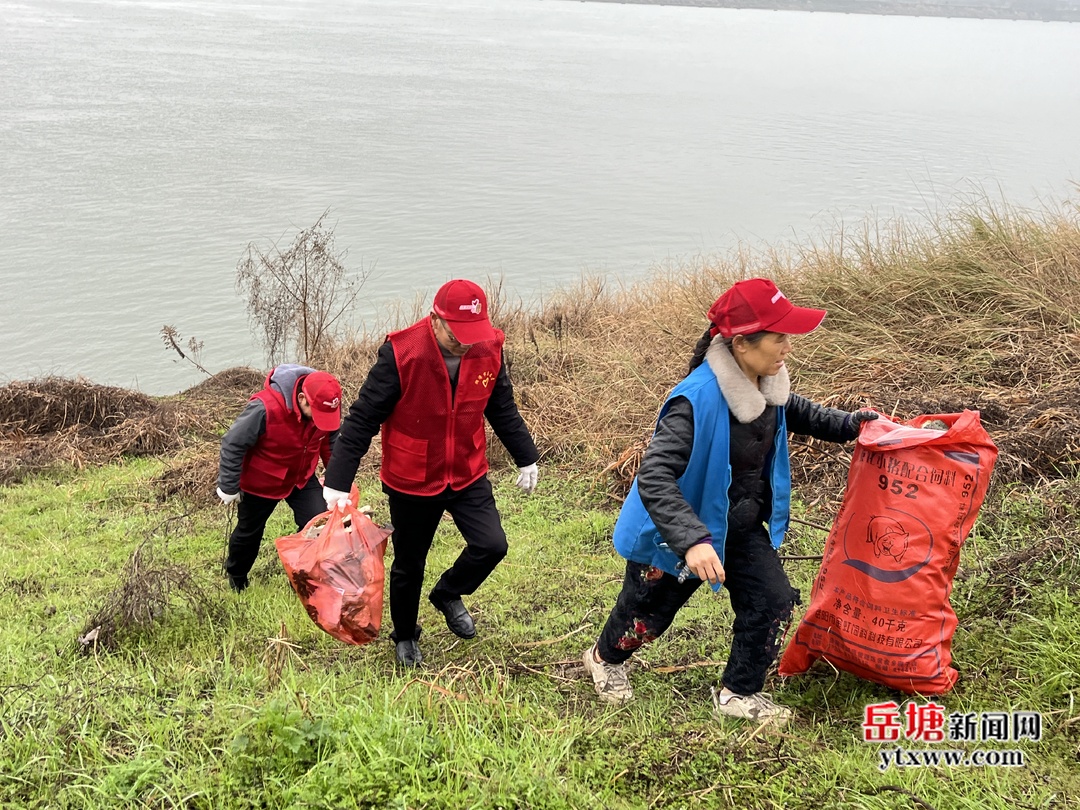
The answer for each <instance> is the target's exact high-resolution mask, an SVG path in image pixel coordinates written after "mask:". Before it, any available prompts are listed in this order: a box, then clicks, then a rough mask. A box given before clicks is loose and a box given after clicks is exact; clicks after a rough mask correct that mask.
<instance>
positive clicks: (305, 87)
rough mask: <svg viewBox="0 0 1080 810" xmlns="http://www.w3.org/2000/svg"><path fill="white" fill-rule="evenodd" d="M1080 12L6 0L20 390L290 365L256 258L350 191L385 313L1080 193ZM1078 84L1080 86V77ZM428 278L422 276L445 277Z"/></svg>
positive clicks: (10, 329) (351, 226)
mask: <svg viewBox="0 0 1080 810" xmlns="http://www.w3.org/2000/svg"><path fill="white" fill-rule="evenodd" d="M1077 76H1080V25H1078V24H1069V23H1033V22H1014V21H997V20H972V19H941V18H907V17H892V16H890V17H874V16H866V15H844V14H821V13H801V12H767V11H741V10H729V9H708V8H693V7H664V6H649V5H622V4H617V3H588V2H567V1H566V0H452V1H450V2H447V1H446V0H440V1H439V2H424V1H422V0H363V1H362V2H361V1H360V0H355V1H354V2H340V1H339V0H333V1H331V0H311V1H310V2H300V0H252V1H251V2H246V3H240V2H237V3H228V4H225V3H220V2H218V0H212V1H211V0H169V1H166V0H138V2H134V1H124V2H120V1H118V0H22V1H21V2H20V1H19V0H4V2H3V4H2V5H0V237H2V238H0V380H13V379H24V378H28V377H34V376H39V375H44V374H62V375H65V376H74V375H83V376H85V377H87V378H89V379H91V380H93V381H95V382H100V383H109V384H117V385H124V386H129V387H133V388H138V389H141V390H143V391H146V392H148V393H154V394H162V393H169V392H173V391H177V390H180V389H182V388H185V387H187V386H188V385H190V384H192V383H194V382H197V381H198V379H199V378H200V375H199V374H198V372H196V371H195V370H193V369H191V368H189V367H187V366H186V365H185V364H182V363H177V362H174V361H175V360H176V358H175V355H171V354H170V353H169V352H167V351H166V350H165V348H164V347H163V345H162V343H161V340H160V338H159V332H160V329H161V327H162V326H163V325H165V324H169V325H172V326H175V327H176V328H177V329H179V330H180V332H181V334H182V335H183V336H184V337H185V338H187V337H190V336H193V337H196V338H197V339H199V340H201V341H202V342H203V344H204V348H203V352H202V355H201V359H202V361H203V363H204V364H205V365H206V366H207V367H209V368H210V369H212V370H220V369H223V368H227V367H229V366H232V365H237V364H243V363H246V364H251V365H255V366H261V365H263V363H264V358H263V354H262V351H261V349H260V346H259V344H258V342H257V341H256V340H254V339H253V337H252V335H251V330H250V327H249V324H248V320H247V314H246V311H245V301H244V299H243V298H242V297H240V295H239V294H238V293H237V291H236V288H235V278H236V264H237V261H238V259H239V258H240V256H241V254H242V253H243V251H244V248H245V246H246V245H247V244H248V243H249V242H250V241H255V242H257V243H258V244H260V245H262V246H264V247H268V246H269V245H270V244H271V243H272V242H274V241H276V240H284V241H285V242H288V241H289V240H290V239H291V237H292V236H293V235H294V234H295V232H296V230H297V229H298V228H302V227H305V226H308V225H311V224H312V223H313V222H314V221H315V220H316V219H317V218H318V217H319V215H320V214H321V213H322V212H323V211H324V210H326V209H329V210H330V215H329V216H328V220H327V221H328V222H329V223H330V224H331V225H332V226H333V228H334V233H335V236H336V243H337V247H338V248H339V249H340V250H347V251H348V255H347V258H346V263H347V264H348V266H349V267H350V268H352V270H353V271H354V272H360V271H361V270H363V271H365V272H367V274H368V277H367V281H366V283H365V286H364V288H363V292H362V294H361V299H360V300H359V301H358V304H357V307H356V310H355V312H354V313H353V323H354V324H355V326H356V328H358V329H359V328H369V329H378V328H379V327H380V326H381V325H382V324H383V323H384V319H385V318H386V313H387V311H388V310H389V309H391V308H392V307H393V306H394V305H395V304H396V303H400V302H405V303H406V306H407V308H408V307H409V306H411V304H412V302H413V301H414V297H415V296H416V295H417V294H418V293H419V295H421V296H423V295H424V294H426V295H427V298H426V301H427V302H430V296H431V292H432V291H433V290H434V288H435V287H437V286H438V285H439V284H441V283H442V282H443V281H445V280H447V279H449V278H453V277H457V276H467V277H471V278H474V279H477V280H479V281H483V280H484V279H486V278H487V277H489V276H492V277H498V278H501V279H502V280H503V284H504V287H505V289H506V290H507V292H508V293H509V294H510V295H511V296H512V297H513V298H515V299H517V298H520V299H521V300H523V301H524V302H526V303H534V302H538V301H540V300H542V299H543V297H544V296H545V295H548V294H550V293H551V292H552V291H553V290H556V289H558V288H559V287H562V286H565V285H566V284H568V283H572V282H574V281H576V280H577V279H578V278H580V276H581V275H582V273H602V274H606V275H608V276H609V277H611V278H613V279H616V280H618V281H632V280H634V279H636V278H641V277H643V276H645V275H646V274H647V273H648V272H649V270H650V269H651V268H653V267H655V266H656V265H658V264H663V263H665V262H678V261H680V260H683V259H687V258H691V257H695V256H698V255H702V254H704V255H711V254H723V253H725V252H727V251H729V250H731V249H732V247H733V246H735V245H736V244H738V243H740V242H742V243H750V244H761V243H769V244H776V245H783V244H787V243H789V242H799V241H805V240H806V239H807V238H810V237H811V236H813V235H814V234H817V233H822V232H826V233H827V232H831V231H833V230H834V229H835V227H836V223H837V222H838V221H846V222H849V223H850V222H858V221H861V220H862V219H863V218H864V217H867V216H875V217H882V218H887V217H893V216H905V217H913V218H916V219H922V218H928V217H929V218H932V217H935V216H938V215H939V214H940V213H941V212H942V211H947V210H949V209H950V208H951V207H953V206H955V205H958V204H961V203H962V202H963V201H964V200H966V199H970V198H971V197H979V196H981V195H987V196H989V197H990V198H991V199H994V200H1002V199H1004V200H1007V201H1008V202H1009V203H1010V204H1013V205H1018V206H1038V205H1041V204H1043V203H1045V202H1050V203H1054V202H1058V201H1061V200H1064V199H1067V198H1069V197H1070V195H1071V198H1072V199H1074V200H1075V199H1076V196H1077V195H1076V189H1075V181H1076V180H1077V179H1078V178H1080V148H1078V146H1077V144H1080V82H1077V81H1076V77H1077ZM1069 77H1072V78H1069ZM417 291H418V292H417Z"/></svg>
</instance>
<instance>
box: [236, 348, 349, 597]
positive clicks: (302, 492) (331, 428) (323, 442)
mask: <svg viewBox="0 0 1080 810" xmlns="http://www.w3.org/2000/svg"><path fill="white" fill-rule="evenodd" d="M340 426H341V385H340V383H338V381H337V379H336V378H335V377H334V376H333V375H331V374H328V373H326V372H325V371H316V370H315V369H313V368H308V367H307V366H298V365H294V364H291V363H285V364H282V365H280V366H278V367H277V368H275V369H274V370H273V371H271V372H270V373H269V374H267V375H266V382H265V383H264V384H263V389H262V390H261V391H258V392H257V393H255V394H253V395H252V397H251V400H250V401H249V402H248V405H247V407H246V408H245V409H244V411H243V412H242V413H241V414H240V416H239V417H238V418H237V420H236V422H234V423H233V426H232V427H231V428H229V431H228V432H227V433H226V434H225V435H224V436H223V437H222V439H221V462H220V464H219V466H218V486H217V494H218V497H219V498H221V501H222V503H225V504H230V503H236V504H237V512H236V528H235V529H234V530H233V533H232V534H231V535H230V536H229V556H228V559H226V561H225V572H226V573H227V574H228V576H229V585H230V586H231V587H232V589H233V590H234V591H236V592H237V593H239V592H240V591H242V590H244V588H246V587H247V586H248V577H247V575H248V571H250V570H251V566H252V565H254V564H255V558H256V557H257V556H258V554H259V545H260V544H261V543H262V537H263V531H264V530H265V528H266V521H267V520H268V519H269V518H270V514H271V513H272V512H273V511H274V507H276V506H277V505H278V502H279V501H282V500H284V501H285V502H286V503H287V504H289V506H291V507H292V511H293V517H294V518H296V526H297V530H300V529H302V528H304V526H306V525H307V524H308V521H310V520H311V519H312V518H313V517H315V516H316V515H318V514H321V513H322V512H323V511H324V507H325V502H324V501H323V498H322V489H321V487H320V485H319V479H318V478H316V477H315V468H316V467H317V466H318V465H319V459H320V458H321V459H322V461H323V464H327V463H329V461H330V451H331V449H332V447H333V444H334V439H335V438H336V436H337V430H338V428H339V427H340Z"/></svg>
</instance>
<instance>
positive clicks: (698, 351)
mask: <svg viewBox="0 0 1080 810" xmlns="http://www.w3.org/2000/svg"><path fill="white" fill-rule="evenodd" d="M712 330H713V325H712V324H711V323H710V324H709V325H708V326H707V327H705V332H704V333H703V334H702V335H701V337H700V338H698V342H697V344H696V345H695V346H694V353H693V354H692V355H691V356H690V366H689V368H687V369H686V373H687V375H689V374H690V372H691V371H693V370H694V369H695V368H697V367H698V366H700V365H701V364H702V363H704V362H705V352H707V351H708V350H709V346H711V345H712V342H713V340H714V338H713V333H712ZM767 334H769V332H768V330H762V331H760V332H753V333H751V334H749V335H743V336H742V337H743V339H744V340H747V341H749V342H750V343H752V344H753V343H758V342H759V341H760V340H761V339H762V338H763V337H765V335H767ZM736 337H738V336H737V335H733V336H732V337H729V338H722V340H723V341H724V345H725V346H727V349H728V351H729V352H730V351H731V344H732V343H734V341H735V338H736Z"/></svg>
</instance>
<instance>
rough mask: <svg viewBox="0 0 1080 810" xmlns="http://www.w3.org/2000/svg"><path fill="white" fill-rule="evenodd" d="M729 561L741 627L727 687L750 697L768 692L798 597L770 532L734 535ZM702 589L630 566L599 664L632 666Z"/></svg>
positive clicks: (734, 640)
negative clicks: (765, 688) (643, 647)
mask: <svg viewBox="0 0 1080 810" xmlns="http://www.w3.org/2000/svg"><path fill="white" fill-rule="evenodd" d="M724 557H725V559H724V572H725V574H726V578H725V582H724V587H725V588H726V589H727V592H728V594H729V595H730V597H731V607H732V609H733V610H734V611H735V624H734V626H733V628H732V631H733V637H732V641H731V652H730V654H729V655H728V661H727V668H726V669H725V670H724V674H723V677H722V678H721V680H722V681H723V684H724V685H725V686H726V687H727V688H728V689H730V690H731V691H733V692H736V693H738V694H740V695H750V694H753V693H754V692H760V691H761V688H762V687H763V686H764V685H765V673H766V672H767V671H768V669H769V665H770V664H772V662H773V661H774V660H776V654H777V652H778V650H779V646H780V643H781V641H782V640H783V631H784V629H785V628H786V626H787V623H788V622H790V621H791V611H792V608H793V607H794V606H795V604H796V603H797V602H798V601H799V592H798V591H796V590H795V589H794V588H792V587H791V583H790V582H789V581H788V578H787V574H785V573H784V568H783V566H782V565H781V564H780V558H779V556H778V555H777V553H776V549H774V548H773V547H772V545H771V543H770V542H769V535H768V533H767V532H766V531H765V529H764V528H760V529H752V530H750V531H749V532H748V533H740V534H734V535H733V534H729V536H728V540H727V544H726V547H725V549H724ZM701 584H702V583H701V580H700V579H696V578H691V579H688V580H687V581H686V582H684V583H680V582H679V581H678V579H676V578H675V577H673V576H671V574H667V573H665V572H663V571H661V570H659V569H657V568H653V567H652V566H650V565H645V564H642V563H635V562H627V564H626V577H625V579H624V580H623V587H622V592H621V593H620V594H619V599H618V601H617V602H616V603H615V607H614V608H612V610H611V615H610V616H609V617H608V620H607V624H605V625H604V630H603V632H602V633H601V634H600V639H599V641H598V642H597V649H598V651H599V653H600V657H601V658H603V659H604V660H605V661H607V662H608V663H610V664H621V663H622V662H623V661H625V660H627V659H628V658H629V657H630V656H631V655H633V653H634V650H636V649H638V648H639V647H641V645H642V644H648V643H649V642H650V641H652V640H653V639H655V638H657V637H658V636H660V635H661V634H662V633H663V632H664V631H665V630H667V629H668V627H669V626H670V625H671V622H672V620H673V619H674V618H675V614H676V613H677V612H678V611H679V608H681V607H682V606H683V605H684V604H686V600H687V599H689V598H690V596H691V595H692V594H693V593H694V591H696V590H697V589H698V588H699V587H700V586H701Z"/></svg>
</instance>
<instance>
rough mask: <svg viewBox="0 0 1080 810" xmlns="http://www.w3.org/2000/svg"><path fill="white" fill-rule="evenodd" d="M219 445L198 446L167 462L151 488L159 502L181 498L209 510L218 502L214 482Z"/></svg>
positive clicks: (155, 477) (210, 442)
mask: <svg viewBox="0 0 1080 810" xmlns="http://www.w3.org/2000/svg"><path fill="white" fill-rule="evenodd" d="M219 448H220V445H219V444H218V443H217V442H213V441H204V442H199V443H198V444H195V445H192V446H191V447H187V448H184V449H183V450H181V451H180V452H179V453H177V454H176V455H175V456H173V457H171V458H169V459H168V466H167V467H166V468H165V470H164V471H163V472H161V473H159V474H158V475H156V476H154V479H153V480H152V481H151V483H150V485H151V487H152V488H153V490H154V491H155V492H156V493H157V497H158V499H159V500H161V501H168V500H171V499H173V498H183V499H185V500H189V501H191V502H192V503H194V504H197V505H201V506H209V505H210V504H213V503H216V502H217V493H216V482H217V473H218V459H219Z"/></svg>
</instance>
